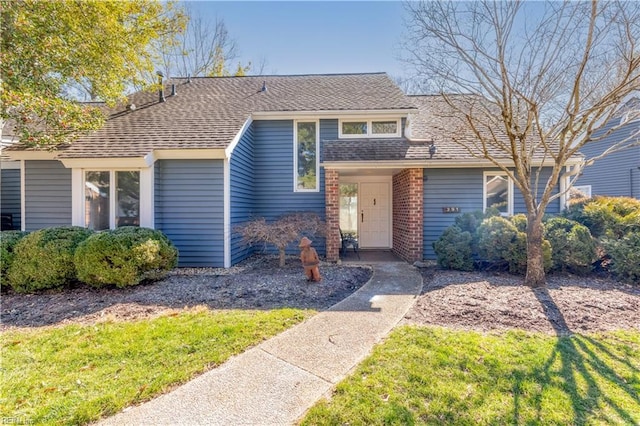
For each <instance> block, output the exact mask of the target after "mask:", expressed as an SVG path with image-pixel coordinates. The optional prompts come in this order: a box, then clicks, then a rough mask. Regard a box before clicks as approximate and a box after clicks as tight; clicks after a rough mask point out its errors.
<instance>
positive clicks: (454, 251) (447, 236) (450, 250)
mask: <svg viewBox="0 0 640 426" xmlns="http://www.w3.org/2000/svg"><path fill="white" fill-rule="evenodd" d="M471 242H472V236H471V233H470V232H469V231H463V230H462V229H460V227H459V226H457V225H453V226H450V227H448V228H447V229H445V231H444V232H443V233H442V235H441V236H440V238H438V240H437V241H435V242H434V243H433V249H434V251H435V252H436V255H437V256H438V265H440V266H441V267H442V268H446V269H457V270H461V271H472V270H473V255H472V251H471Z"/></svg>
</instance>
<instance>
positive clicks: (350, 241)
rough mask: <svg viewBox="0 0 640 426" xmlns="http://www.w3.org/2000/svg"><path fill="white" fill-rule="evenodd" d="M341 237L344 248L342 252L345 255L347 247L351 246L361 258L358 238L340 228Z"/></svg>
mask: <svg viewBox="0 0 640 426" xmlns="http://www.w3.org/2000/svg"><path fill="white" fill-rule="evenodd" d="M340 239H341V240H342V248H341V250H340V251H341V253H342V255H343V256H344V255H345V254H346V253H347V248H349V246H351V247H353V252H354V253H355V254H356V256H358V260H359V259H360V253H358V238H356V237H354V236H353V235H351V234H345V233H343V232H342V230H340Z"/></svg>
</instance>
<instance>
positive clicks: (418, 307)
mask: <svg viewBox="0 0 640 426" xmlns="http://www.w3.org/2000/svg"><path fill="white" fill-rule="evenodd" d="M422 274H423V279H424V287H423V291H422V295H421V296H420V297H419V299H418V300H417V301H416V304H415V306H414V307H413V308H412V309H411V310H410V311H409V312H408V313H407V315H406V317H405V320H404V322H405V323H409V324H419V325H424V324H429V325H439V326H444V327H451V328H458V329H471V330H479V331H483V332H486V331H493V330H508V329H521V330H528V331H538V332H545V333H555V334H559V335H568V334H572V333H584V332H598V331H608V330H616V329H635V330H640V286H638V285H635V286H634V285H630V284H624V283H620V282H616V281H613V280H611V279H608V278H599V277H578V276H574V275H565V274H552V275H549V276H548V277H547V287H546V288H540V289H532V288H529V287H527V286H525V285H524V284H523V281H524V280H523V278H522V277H518V276H513V275H509V274H495V273H481V272H459V271H442V270H438V269H435V268H433V267H431V268H425V269H423V270H422Z"/></svg>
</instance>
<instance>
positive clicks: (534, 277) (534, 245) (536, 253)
mask: <svg viewBox="0 0 640 426" xmlns="http://www.w3.org/2000/svg"><path fill="white" fill-rule="evenodd" d="M524 283H525V284H526V285H528V286H529V287H533V288H536V287H545V286H546V285H547V281H546V276H545V272H544V254H543V251H542V220H541V218H539V217H538V216H537V215H528V217H527V275H526V277H525V279H524Z"/></svg>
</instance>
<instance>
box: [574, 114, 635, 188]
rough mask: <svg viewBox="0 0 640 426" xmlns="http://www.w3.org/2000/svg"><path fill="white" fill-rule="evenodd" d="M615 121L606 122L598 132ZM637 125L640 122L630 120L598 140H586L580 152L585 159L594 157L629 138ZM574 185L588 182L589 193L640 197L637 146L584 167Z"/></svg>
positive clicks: (606, 128)
mask: <svg viewBox="0 0 640 426" xmlns="http://www.w3.org/2000/svg"><path fill="white" fill-rule="evenodd" d="M617 124H618V120H615V121H611V122H609V123H607V124H606V125H605V126H604V128H603V129H602V131H601V132H599V133H598V134H601V133H603V132H606V131H608V130H609V129H610V128H611V127H613V126H614V125H617ZM639 128H640V121H635V122H632V123H629V124H627V125H626V126H624V127H621V128H619V129H618V130H616V131H614V132H612V133H611V134H610V135H608V136H606V137H605V138H604V139H602V140H601V141H598V142H589V143H587V144H586V145H585V146H584V147H583V148H582V149H581V152H582V153H583V154H584V155H585V156H586V158H587V159H589V158H593V157H595V156H597V155H600V154H602V153H603V152H604V151H605V150H606V149H607V148H609V147H611V146H612V145H614V144H616V143H619V142H620V141H622V140H625V139H626V138H629V136H630V135H632V134H633V132H637V131H638V130H639ZM598 134H596V136H598ZM576 185H591V195H609V196H617V197H635V198H640V146H635V147H632V148H628V149H625V150H623V151H620V152H615V153H613V154H609V155H607V156H605V157H604V158H602V159H601V160H598V161H596V162H594V163H593V164H592V165H591V166H587V167H585V168H584V170H583V172H582V175H581V176H580V178H579V179H578V181H577V183H576Z"/></svg>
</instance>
